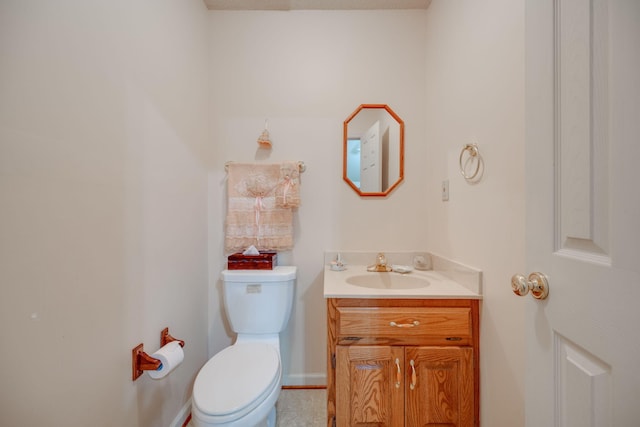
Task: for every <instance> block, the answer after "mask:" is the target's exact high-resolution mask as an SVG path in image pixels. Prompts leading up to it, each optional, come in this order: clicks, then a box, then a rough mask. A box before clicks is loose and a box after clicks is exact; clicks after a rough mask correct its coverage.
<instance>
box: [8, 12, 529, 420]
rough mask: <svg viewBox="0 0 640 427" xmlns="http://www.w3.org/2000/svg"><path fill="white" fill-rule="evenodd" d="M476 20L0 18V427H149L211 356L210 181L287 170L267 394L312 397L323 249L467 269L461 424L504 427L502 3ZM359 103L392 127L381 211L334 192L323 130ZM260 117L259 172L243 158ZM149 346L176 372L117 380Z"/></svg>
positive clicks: (517, 165)
mask: <svg viewBox="0 0 640 427" xmlns="http://www.w3.org/2000/svg"><path fill="white" fill-rule="evenodd" d="M478 3H479V2H470V1H466V2H450V1H446V0H436V1H434V2H433V3H432V5H431V7H430V9H429V10H427V11H342V12H320V11H299V12H220V11H216V12H213V11H211V12H207V11H205V10H204V6H203V5H202V4H201V2H200V1H199V0H190V1H174V2H161V3H159V2H152V1H150V0H138V1H134V2H132V1H124V0H117V1H110V2H107V3H105V2H102V3H95V4H94V3H89V2H84V1H77V0H64V1H63V0H60V1H56V2H55V5H54V4H53V2H49V1H44V0H42V1H39V2H24V1H18V0H15V1H9V0H7V1H3V2H1V3H0V58H2V66H1V67H0V206H1V207H2V217H1V218H0V267H1V268H0V290H2V298H1V299H0V320H1V321H2V325H3V328H2V333H0V337H1V338H2V340H3V342H8V343H12V345H11V346H8V345H3V346H0V424H3V425H4V424H7V425H12V424H16V423H17V422H18V420H20V423H21V424H24V425H36V424H38V423H41V424H44V425H50V426H75V425H77V426H85V425H104V426H115V425H117V426H157V425H170V423H171V422H172V421H173V420H174V419H175V417H176V416H177V414H178V413H179V411H180V409H181V408H182V407H183V405H184V404H185V402H187V399H188V398H189V396H190V393H191V386H192V381H193V378H194V376H195V374H196V373H197V370H198V369H199V367H200V366H201V365H202V364H203V363H204V361H205V360H206V358H207V356H209V355H212V354H214V353H216V352H217V351H219V350H220V349H222V348H223V347H225V346H226V345H228V344H229V343H230V342H231V340H232V338H231V334H230V333H229V331H228V330H227V327H226V325H225V321H224V313H223V311H222V308H221V301H220V283H219V281H218V278H219V274H220V271H221V270H222V269H223V268H224V261H225V257H224V253H223V249H222V244H223V238H222V237H223V223H224V210H225V206H224V184H225V183H224V178H225V173H224V163H225V162H226V161H229V160H234V161H247V160H248V161H252V160H257V161H280V160H285V159H287V160H289V159H293V160H302V161H304V162H305V163H306V165H307V171H306V172H305V173H304V174H303V175H302V198H303V205H302V206H301V207H300V209H299V211H298V213H297V215H296V219H295V230H296V245H295V249H294V250H293V251H291V252H286V253H283V254H281V261H282V263H291V264H295V265H297V266H298V267H299V278H298V283H297V290H296V300H295V306H294V314H293V316H292V321H291V323H290V327H289V329H288V330H287V331H286V333H285V334H284V336H283V344H284V350H285V354H284V359H285V360H284V361H285V379H286V381H287V382H288V383H290V384H317V383H323V382H324V375H325V348H324V345H325V338H324V334H325V308H324V300H323V298H322V268H323V267H322V260H323V252H324V251H325V250H335V249H338V250H344V251H347V250H352V251H356V250H367V251H369V250H371V251H373V250H387V251H393V250H397V251H402V250H412V249H426V250H430V251H433V252H436V253H439V254H441V255H444V256H447V257H449V258H453V259H455V260H457V261H459V262H462V263H465V264H469V265H471V266H474V267H476V268H479V269H482V270H483V272H484V287H485V300H484V302H483V314H482V322H483V323H482V337H481V348H482V356H481V357H482V384H483V386H482V387H483V389H482V393H483V394H482V421H483V425H488V426H506V425H508V426H510V427H511V426H517V425H522V419H523V395H522V381H523V373H522V372H523V367H522V366H521V365H520V364H519V363H521V361H522V360H523V357H524V350H523V346H524V340H523V337H521V336H520V330H521V329H522V322H523V320H522V316H521V314H520V313H522V307H521V305H520V304H521V302H520V300H518V299H515V297H512V296H511V294H510V291H509V286H508V283H509V278H510V276H511V274H513V273H514V272H516V271H521V270H522V268H523V265H524V262H523V258H524V253H523V247H524V245H523V243H524V231H523V230H524V225H523V224H524V208H523V196H522V191H523V177H524V176H523V171H522V167H523V164H524V161H523V145H524V143H523V139H524V137H523V114H524V112H523V57H524V54H523V51H522V49H523V46H524V40H523V33H524V29H523V4H522V1H517V2H514V1H512V0H502V1H498V0H487V1H485V2H480V4H478ZM361 103H386V104H389V105H390V106H391V107H392V108H393V109H394V111H395V112H396V113H397V114H398V115H399V116H400V117H402V119H403V120H404V121H405V123H406V145H407V146H406V158H405V160H406V164H405V173H406V180H405V182H404V183H403V184H401V185H400V186H399V187H398V188H397V189H396V190H395V191H394V193H393V194H392V195H391V196H389V197H387V198H383V199H363V198H360V197H357V196H356V195H355V194H354V193H353V192H352V191H351V190H350V188H349V187H348V186H347V185H346V184H345V183H344V182H342V178H341V173H342V163H341V140H342V122H343V120H344V119H345V118H346V117H347V116H348V115H349V114H351V112H353V111H354V109H355V108H356V107H357V106H358V105H359V104H361ZM265 119H269V131H270V133H271V137H272V140H273V142H274V148H273V150H272V151H271V152H269V153H265V152H263V151H260V150H258V148H257V147H258V146H257V144H256V142H255V141H256V138H257V137H258V135H259V134H260V132H261V130H262V127H263V125H264V120H265ZM472 140H475V141H476V142H478V144H479V146H480V150H481V153H482V155H483V157H484V160H485V166H486V171H485V175H484V178H483V180H482V181H481V182H480V183H479V184H477V185H473V186H470V185H468V184H466V183H465V182H464V181H463V180H462V179H461V177H460V176H459V173H458V171H457V159H458V154H459V150H460V148H461V147H462V145H463V144H465V143H467V142H470V141H472ZM443 179H449V180H450V191H451V200H450V201H449V202H447V203H443V202H441V201H440V193H439V191H440V182H441V181H442V180H443ZM391 261H392V260H391ZM207 301H208V302H207ZM165 326H169V327H170V328H171V330H172V333H174V335H176V336H178V337H180V338H182V339H185V340H186V341H187V347H186V360H185V363H184V364H183V365H182V366H181V367H180V368H179V369H178V370H176V371H175V372H174V373H172V374H171V376H170V377H168V378H166V379H165V380H163V381H152V380H151V379H149V378H147V377H146V376H144V377H143V378H141V379H139V380H138V381H136V382H131V380H130V378H129V376H130V366H129V364H130V358H129V354H130V350H131V348H132V347H133V346H135V345H136V344H138V343H140V342H144V343H145V348H147V349H148V350H150V351H153V350H155V349H156V346H157V341H158V334H159V331H160V329H162V328H163V327H165ZM207 336H208V339H207V338H206V337H207ZM207 344H208V349H207ZM45 420H46V421H45Z"/></svg>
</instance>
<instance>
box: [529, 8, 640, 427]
mask: <svg viewBox="0 0 640 427" xmlns="http://www.w3.org/2000/svg"><path fill="white" fill-rule="evenodd" d="M525 16H526V166H527V169H526V181H527V185H526V187H527V193H526V199H527V213H528V214H527V221H526V223H527V226H526V249H527V257H526V259H527V268H528V270H529V272H534V271H539V272H543V273H545V274H546V275H547V276H548V279H549V288H550V293H549V296H548V298H547V299H546V300H543V301H539V300H535V299H533V298H531V297H526V298H528V299H529V301H528V303H527V312H526V328H525V330H524V333H525V334H526V337H527V363H526V374H525V375H526V376H525V379H526V403H525V418H526V426H527V427H541V426H544V427H547V426H556V427H558V426H562V427H564V426H567V427H568V426H590V427H600V426H607V427H612V426H616V427H617V426H637V425H639V424H638V423H639V422H640V405H638V404H637V398H638V396H639V395H640V368H638V363H637V360H636V359H637V355H638V354H640V335H639V334H638V332H637V325H639V324H640V310H638V309H637V305H638V301H639V300H640V262H639V261H640V243H639V242H640V226H639V225H638V218H640V191H638V188H637V183H638V182H639V180H638V178H637V177H636V171H637V170H638V162H639V161H640V144H638V135H640V73H639V72H638V70H639V69H640V49H638V45H640V25H638V22H640V2H638V1H635V0H526V15H525Z"/></svg>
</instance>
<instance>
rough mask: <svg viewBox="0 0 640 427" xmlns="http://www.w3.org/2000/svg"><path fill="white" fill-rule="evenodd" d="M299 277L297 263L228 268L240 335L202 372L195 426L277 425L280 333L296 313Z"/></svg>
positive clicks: (230, 306)
mask: <svg viewBox="0 0 640 427" xmlns="http://www.w3.org/2000/svg"><path fill="white" fill-rule="evenodd" d="M295 276H296V268H295V267H275V268H274V269H273V270H269V271H259V270H258V271H256V270H232V271H229V270H225V271H224V272H223V274H222V277H223V283H224V304H225V308H226V311H227V316H228V317H229V322H230V324H231V328H232V329H233V330H234V331H235V332H237V333H238V335H237V339H236V342H235V343H234V344H233V345H231V346H230V347H227V348H225V349H224V350H222V351H220V352H219V353H217V354H216V355H215V356H213V357H212V358H211V359H210V360H209V361H208V362H207V363H205V365H204V366H203V367H202V368H201V369H200V372H199V373H198V375H197V377H196V380H195V382H194V386H193V395H192V403H191V416H192V417H191V419H192V424H193V425H194V426H196V427H214V426H221V427H274V426H275V421H276V412H275V404H276V401H277V400H278V397H279V395H280V388H281V386H282V366H281V358H280V337H279V333H280V332H281V331H282V330H283V329H284V328H285V327H286V325H287V322H288V320H289V315H290V313H291V306H292V302H293V283H294V281H295Z"/></svg>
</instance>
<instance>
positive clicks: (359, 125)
mask: <svg viewBox="0 0 640 427" xmlns="http://www.w3.org/2000/svg"><path fill="white" fill-rule="evenodd" d="M343 131H344V140H343V150H342V157H343V163H342V178H343V179H344V180H345V182H346V183H347V184H349V186H350V187H351V188H352V189H353V190H354V191H355V192H356V193H358V194H359V195H360V196H362V197H385V196H387V195H388V194H390V193H391V192H392V191H393V190H394V189H395V188H396V187H397V186H398V185H399V184H400V183H401V182H402V180H403V179H404V122H403V121H402V119H401V118H400V117H399V116H398V115H397V114H396V113H395V112H394V111H393V110H392V109H391V108H389V106H388V105H385V104H362V105H360V106H359V107H358V108H357V109H356V110H355V111H354V112H353V113H352V114H351V115H350V116H349V117H348V118H347V119H346V120H345V121H344V127H343Z"/></svg>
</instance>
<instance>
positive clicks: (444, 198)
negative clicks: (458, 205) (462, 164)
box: [442, 179, 449, 202]
mask: <svg viewBox="0 0 640 427" xmlns="http://www.w3.org/2000/svg"><path fill="white" fill-rule="evenodd" d="M442 201H443V202H448V201H449V180H448V179H445V180H444V181H442Z"/></svg>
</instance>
